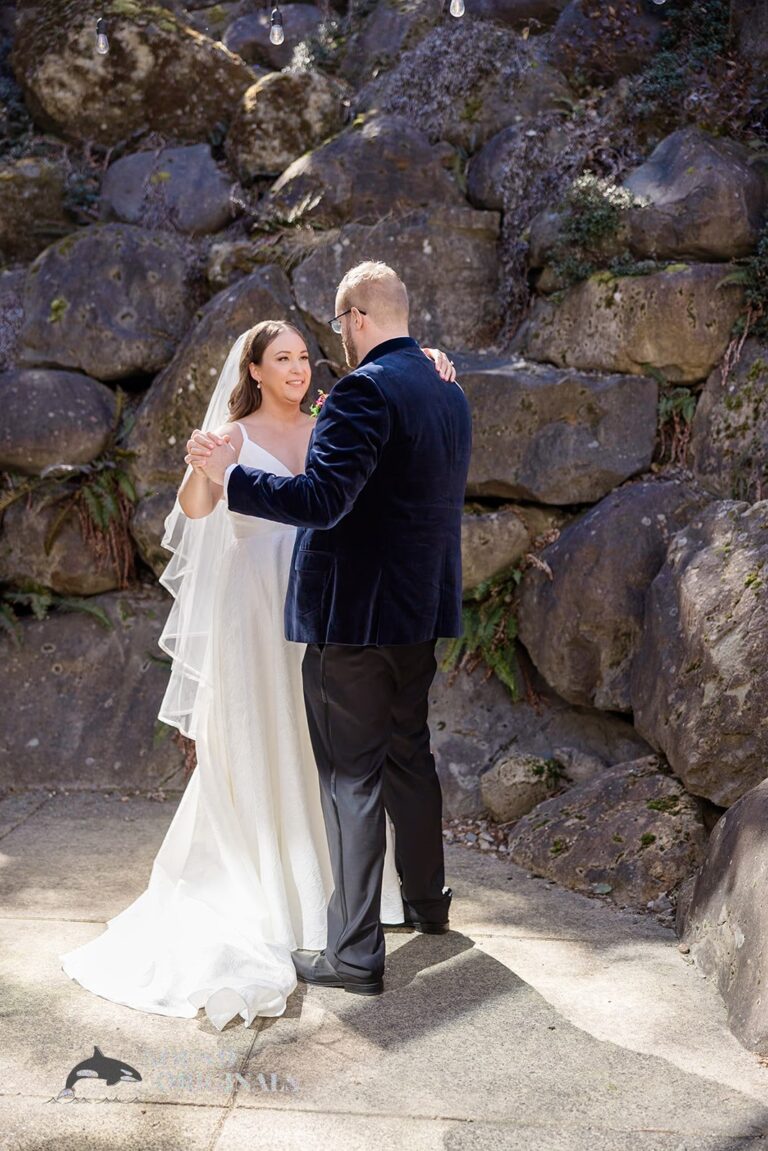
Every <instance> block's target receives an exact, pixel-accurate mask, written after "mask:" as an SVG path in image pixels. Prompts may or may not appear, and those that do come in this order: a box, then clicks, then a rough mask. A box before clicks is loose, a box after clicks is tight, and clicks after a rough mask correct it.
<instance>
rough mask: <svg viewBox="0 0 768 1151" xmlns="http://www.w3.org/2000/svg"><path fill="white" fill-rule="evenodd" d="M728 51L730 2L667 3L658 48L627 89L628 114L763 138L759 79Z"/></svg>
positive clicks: (663, 124) (666, 125) (667, 125)
mask: <svg viewBox="0 0 768 1151" xmlns="http://www.w3.org/2000/svg"><path fill="white" fill-rule="evenodd" d="M734 47H735V45H734V43H733V26H732V21H731V3H730V0H696V3H694V4H692V3H689V2H685V0H672V3H670V4H668V5H667V6H666V8H665V9H664V31H663V33H662V37H661V41H660V44H659V50H658V51H657V52H656V53H655V54H654V56H653V57H652V59H651V60H650V61H649V63H648V65H647V67H646V68H645V69H644V70H643V72H642V73H641V74H640V75H639V76H638V77H637V78H636V79H635V80H634V81H632V83H631V85H630V99H629V101H628V103H627V107H628V111H629V114H630V116H631V117H632V118H633V119H635V120H646V121H647V120H651V121H653V122H654V124H655V126H656V128H657V129H660V130H662V131H664V130H668V129H671V128H672V127H677V126H679V124H680V123H681V122H683V123H684V122H685V121H686V120H688V121H693V122H694V123H696V124H697V125H698V126H699V127H702V128H705V129H708V130H710V131H713V132H717V133H722V134H727V135H731V136H743V137H745V138H749V137H754V136H757V137H762V138H763V139H765V138H766V135H767V134H768V133H767V131H766V128H767V126H766V123H765V118H764V98H765V91H764V78H763V77H760V76H759V75H756V74H755V73H754V71H753V69H752V67H751V65H750V63H749V61H748V60H746V59H744V57H743V56H742V55H740V54H739V53H738V52H737V51H734Z"/></svg>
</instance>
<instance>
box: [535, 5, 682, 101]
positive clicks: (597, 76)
mask: <svg viewBox="0 0 768 1151" xmlns="http://www.w3.org/2000/svg"><path fill="white" fill-rule="evenodd" d="M662 31H663V25H662V23H661V21H660V20H659V19H658V17H657V16H655V15H654V14H653V13H652V12H650V11H649V10H648V7H647V5H646V4H645V3H644V0H614V2H613V3H612V4H605V3H603V0H570V3H569V4H568V5H567V6H566V8H565V10H564V11H563V12H562V14H561V16H560V18H559V19H558V21H557V23H556V24H555V28H554V32H553V33H552V41H551V46H550V53H551V58H552V61H553V63H555V64H556V65H557V67H558V68H560V69H562V71H563V72H564V73H565V74H566V76H568V77H569V78H570V79H572V80H574V81H576V82H579V83H582V84H583V83H584V82H585V81H590V82H597V83H601V84H609V83H612V82H613V81H614V80H617V79H618V78H619V77H620V76H629V75H632V73H634V72H639V71H640V70H641V69H642V68H644V67H645V65H646V64H647V63H648V61H649V60H650V58H651V57H652V56H653V54H654V51H655V50H656V47H657V45H658V43H659V39H660V37H661V35H662Z"/></svg>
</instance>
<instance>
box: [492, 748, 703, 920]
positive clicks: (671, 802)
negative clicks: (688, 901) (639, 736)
mask: <svg viewBox="0 0 768 1151" xmlns="http://www.w3.org/2000/svg"><path fill="white" fill-rule="evenodd" d="M660 766H661V764H660V762H659V760H658V759H657V757H656V756H647V757H646V758H644V759H639V760H636V761H635V762H634V763H624V764H620V765H619V766H617V767H612V768H609V769H607V770H606V771H605V772H603V773H602V774H601V775H598V776H595V778H594V779H591V780H589V781H588V782H586V783H579V784H575V785H574V786H573V787H572V788H569V789H568V790H567V791H565V792H563V793H561V794H560V795H556V796H554V797H553V798H552V799H547V800H545V801H544V802H543V803H540V804H538V806H537V807H535V808H534V809H533V811H531V812H530V814H528V815H525V816H523V818H522V819H521V820H520V821H519V822H518V823H517V824H516V825H515V827H514V828H513V830H512V832H511V833H510V836H509V840H508V845H509V858H510V859H512V860H513V861H514V862H515V863H517V864H519V865H520V866H521V867H526V868H529V869H530V870H531V871H534V872H536V873H537V874H538V875H545V876H547V878H549V879H554V880H555V882H557V883H559V884H562V886H563V887H569V888H571V889H572V890H574V891H584V892H594V891H598V892H600V893H602V894H605V895H610V897H611V899H612V900H614V901H615V902H616V903H619V904H621V905H629V906H636V907H645V906H646V904H647V903H649V902H651V901H654V900H656V899H659V898H660V897H661V896H663V895H667V894H669V893H670V892H673V891H675V889H676V888H678V887H679V885H680V884H681V883H682V882H683V880H685V879H686V878H687V877H688V876H689V875H691V874H692V872H694V871H695V870H696V868H697V867H698V866H699V864H700V863H701V861H702V859H703V858H704V851H705V848H706V843H707V832H706V828H705V826H704V821H703V818H702V814H701V811H700V808H699V805H698V804H697V803H696V801H695V800H694V799H693V798H692V797H691V796H689V795H686V793H685V791H684V789H683V788H682V787H681V785H680V783H679V782H678V781H677V780H676V779H675V778H674V777H673V776H671V775H669V774H667V773H665V772H663V771H660V770H659V768H660Z"/></svg>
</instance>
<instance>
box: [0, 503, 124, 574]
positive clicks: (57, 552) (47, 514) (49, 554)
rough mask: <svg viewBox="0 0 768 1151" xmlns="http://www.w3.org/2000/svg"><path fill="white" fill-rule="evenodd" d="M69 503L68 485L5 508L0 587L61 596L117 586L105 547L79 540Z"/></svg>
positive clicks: (77, 524)
mask: <svg viewBox="0 0 768 1151" xmlns="http://www.w3.org/2000/svg"><path fill="white" fill-rule="evenodd" d="M72 499H73V492H72V490H71V489H70V488H69V487H64V486H62V485H59V484H55V485H52V486H50V487H48V486H47V485H46V487H45V488H44V489H42V490H41V491H40V492H35V493H34V495H32V496H28V497H26V498H24V499H17V500H15V501H14V503H12V504H11V505H10V507H9V508H7V509H6V511H5V513H4V515H3V527H2V532H0V583H5V584H10V585H11V586H13V587H17V588H21V589H22V590H23V591H32V592H34V591H38V590H39V589H40V588H45V589H47V590H48V591H52V592H53V593H54V594H56V595H61V596H90V595H99V594H100V593H101V592H106V591H112V590H113V589H114V588H118V587H120V584H121V577H120V572H119V571H118V567H117V564H116V563H115V562H114V560H113V558H112V556H111V554H110V553H109V551H108V550H107V549H106V548H98V547H96V546H94V543H93V541H92V540H90V539H86V538H85V535H84V533H83V530H82V525H81V520H80V515H79V514H78V510H77V509H76V508H75V507H74V506H73V504H72ZM62 517H63V518H62ZM128 546H129V547H130V543H128Z"/></svg>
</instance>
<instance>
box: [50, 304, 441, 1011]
mask: <svg viewBox="0 0 768 1151" xmlns="http://www.w3.org/2000/svg"><path fill="white" fill-rule="evenodd" d="M425 354H427V355H428V356H430V357H431V358H432V359H433V360H435V363H436V367H437V368H438V370H439V371H440V374H441V375H442V376H443V378H445V379H451V378H453V375H454V373H453V370H452V365H451V364H450V362H449V361H448V359H447V357H445V356H444V355H443V353H440V352H437V351H433V350H431V349H425ZM310 378H311V369H310V362H309V352H308V350H307V346H306V343H305V341H304V339H303V337H302V335H301V333H300V332H299V330H298V329H297V328H295V327H294V326H293V325H292V324H290V323H286V322H282V321H273V320H266V321H264V322H262V323H260V324H257V325H256V327H254V328H251V329H250V330H249V331H247V332H244V333H243V334H242V335H241V336H240V337H239V338H238V340H237V341H236V342H235V344H234V346H233V347H232V349H231V351H230V353H229V355H228V357H227V360H226V363H225V365H224V368H223V370H222V373H221V375H220V377H219V381H218V384H217V386H216V388H215V390H214V393H213V396H212V397H211V402H210V404H209V406H208V411H207V412H206V416H205V420H204V422H203V426H202V431H203V432H207V431H216V432H217V433H218V434H219V435H222V436H228V437H229V440H230V443H231V445H232V447H233V449H234V450H235V452H236V454H237V457H238V459H239V461H240V462H242V463H245V464H247V465H249V466H251V467H259V468H263V469H265V470H268V471H270V472H274V473H276V474H277V475H285V476H291V475H295V474H296V473H297V472H299V471H303V468H304V459H305V456H306V452H307V447H308V444H309V439H310V436H311V434H312V429H313V426H314V420H313V417H312V416H310V415H307V414H306V413H305V412H304V411H303V410H302V408H301V407H300V405H301V402H302V400H303V399H304V398H305V396H306V394H307V391H308V389H309V386H310ZM188 450H189V449H188ZM193 458H194V457H192V456H189V455H188V456H187V457H186V462H187V464H188V467H187V471H186V474H185V476H184V479H183V481H182V484H181V486H180V488H179V492H178V495H177V499H176V503H175V505H174V507H173V510H172V511H171V513H170V515H169V516H168V518H167V520H166V523H165V535H164V537H163V545H164V546H165V547H166V548H168V549H169V550H170V551H172V552H173V555H172V557H171V560H170V562H169V563H168V566H167V567H166V569H165V571H164V572H163V575H162V576H161V577H160V582H161V583H162V584H163V585H164V586H165V587H166V588H167V589H168V590H169V591H170V592H171V594H172V595H173V596H174V603H173V606H172V608H171V611H170V614H169V616H168V620H167V622H166V624H165V627H164V629H163V632H162V634H161V636H160V640H159V643H160V646H161V647H162V649H163V650H164V651H165V652H167V653H168V654H169V655H170V656H171V657H172V660H173V663H172V670H171V676H170V680H169V683H168V688H167V690H166V693H165V696H164V698H163V701H162V704H161V708H160V712H159V717H160V719H162V720H163V721H164V722H165V723H168V724H172V725H173V726H175V727H177V728H179V730H180V731H182V732H183V733H184V734H185V735H188V736H189V737H190V738H192V739H194V740H195V743H196V751H197V767H196V768H195V770H194V772H193V773H192V775H191V777H190V779H189V782H188V784H187V787H186V789H185V791H184V793H183V795H182V798H181V801H180V803H179V806H178V808H177V810H176V812H175V814H174V817H173V819H172V821H171V824H170V826H169V828H168V831H167V833H166V835H165V838H164V840H163V842H162V844H161V846H160V849H159V851H158V853H157V856H156V857H155V860H154V863H153V865H152V871H151V874H150V878H149V883H148V886H147V888H146V890H145V891H144V892H143V893H142V894H141V895H140V896H139V897H138V899H136V900H135V901H134V902H133V903H132V904H130V906H129V907H127V908H126V909H125V910H124V911H122V912H120V913H119V914H118V915H116V916H115V917H114V918H112V919H110V920H109V922H108V923H107V925H106V930H105V931H104V932H103V933H102V934H101V935H99V936H98V937H96V938H95V939H93V940H91V941H90V942H88V943H86V944H84V945H82V946H81V947H78V948H75V950H73V951H70V952H67V953H66V954H64V955H61V956H60V959H61V964H62V969H63V970H64V972H65V973H66V974H67V975H68V976H70V977H71V978H73V979H76V980H77V981H78V982H79V983H80V984H82V986H83V987H85V988H87V989H88V990H90V991H93V992H95V993H96V994H97V995H100V996H102V997H103V998H105V999H110V1000H112V1001H114V1002H116V1003H122V1004H126V1005H127V1006H129V1007H134V1008H138V1009H139V1010H143V1011H150V1012H154V1013H156V1014H159V1015H172V1016H180V1017H186V1018H193V1017H194V1016H195V1015H196V1014H197V1013H198V1011H199V1010H200V1009H201V1008H202V1009H204V1010H205V1013H206V1015H207V1017H208V1019H209V1020H210V1021H211V1023H212V1024H213V1025H214V1027H216V1028H217V1029H219V1030H221V1029H222V1028H223V1027H225V1026H226V1024H227V1023H228V1022H229V1021H230V1020H231V1019H233V1018H235V1016H237V1015H239V1016H241V1017H242V1019H243V1021H244V1023H245V1025H246V1026H248V1025H249V1024H250V1023H251V1022H252V1020H253V1019H254V1018H255V1017H256V1016H259V1015H261V1016H276V1015H281V1014H282V1013H283V1011H284V1010H285V1006H286V1000H287V998H288V996H289V995H290V994H291V992H292V991H293V990H294V989H295V987H296V973H295V969H294V966H293V963H292V961H291V951H293V950H296V949H297V948H307V949H311V950H315V949H317V950H320V949H322V948H323V947H324V946H325V932H326V905H327V902H328V899H329V897H330V894H331V891H332V888H333V883H332V879H331V867H330V857H329V853H328V845H327V841H326V836H325V826H324V823H323V816H322V809H321V804H320V788H319V782H318V775H317V768H316V766H315V762H314V758H313V754H312V748H311V744H310V739H309V731H308V727H307V721H306V715H305V711H304V698H303V689H302V678H301V661H302V657H303V654H304V647H303V645H300V644H296V643H289V642H288V641H286V640H285V638H284V634H283V605H284V600H285V592H286V588H287V584H288V576H289V572H290V565H291V556H292V551H293V543H294V537H295V531H296V529H295V528H293V527H289V526H287V525H284V524H279V523H273V522H271V521H267V520H260V519H256V518H254V517H252V516H244V515H239V514H237V513H235V512H230V511H229V510H228V508H227V507H226V504H225V503H224V502H222V500H221V491H222V489H221V488H220V487H218V486H217V485H214V484H211V483H209V481H208V479H207V478H206V477H205V475H204V473H203V471H202V470H201V469H200V467H199V465H198V464H197V463H194V464H193V462H192V461H193ZM381 913H382V919H383V920H385V921H386V922H388V923H402V922H403V904H402V900H401V897H400V884H399V878H398V876H397V872H396V870H395V866H394V852H393V839H392V830H391V826H389V821H388V827H387V853H386V859H385V868H384V883H383V889H382V901H381Z"/></svg>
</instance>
